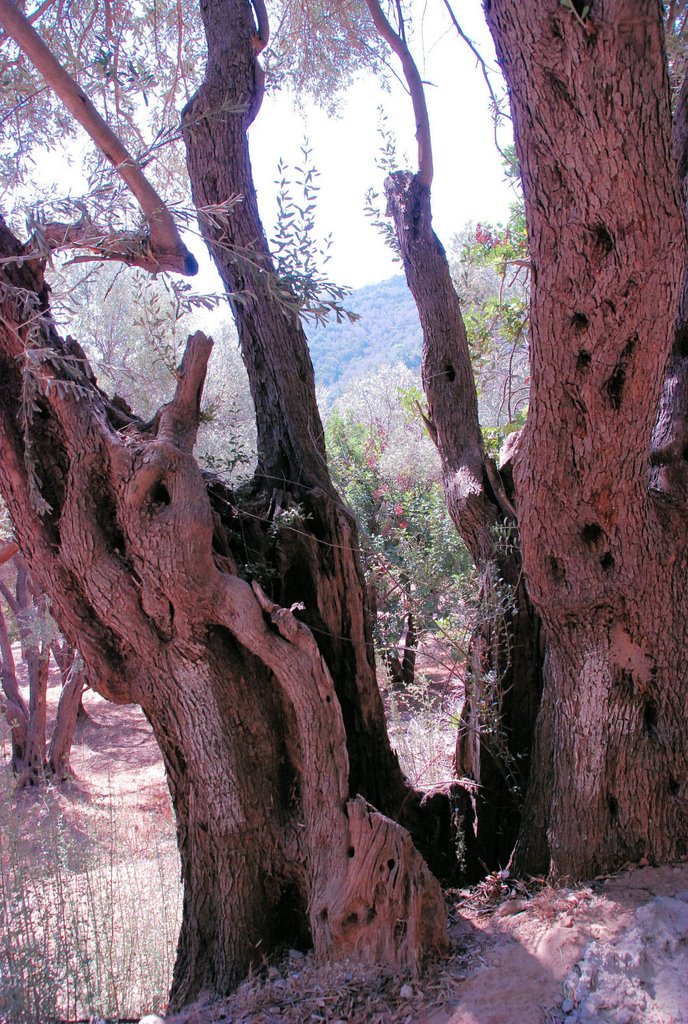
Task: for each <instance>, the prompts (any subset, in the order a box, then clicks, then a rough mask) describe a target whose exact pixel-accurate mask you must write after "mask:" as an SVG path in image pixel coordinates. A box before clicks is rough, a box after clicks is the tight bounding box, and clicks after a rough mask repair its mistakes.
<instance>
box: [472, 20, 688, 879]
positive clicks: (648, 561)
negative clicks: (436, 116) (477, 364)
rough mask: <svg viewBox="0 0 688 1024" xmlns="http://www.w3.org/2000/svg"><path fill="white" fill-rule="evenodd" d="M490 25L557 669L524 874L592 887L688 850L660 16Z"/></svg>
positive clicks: (677, 288) (674, 306) (530, 465)
mask: <svg viewBox="0 0 688 1024" xmlns="http://www.w3.org/2000/svg"><path fill="white" fill-rule="evenodd" d="M486 11H487V16H488V22H489V24H490V28H491V30H492V33H493V36H494V39H495V43H496V46H497V51H498V55H499V59H500V63H501V65H502V68H503V70H504V73H505V75H506V77H507V81H508V84H509V89H510V94H511V103H512V113H513V118H514V127H515V131H516V145H517V151H518V157H519V161H520V165H521V171H522V178H523V186H524V193H525V203H526V216H527V222H528V232H529V241H530V246H531V251H532V261H533V287H532V298H531V350H530V352H531V381H532V383H531V401H530V411H529V416H528V422H527V425H526V427H525V429H524V432H523V438H522V441H521V444H520V451H519V455H518V457H517V459H516V464H515V469H514V477H515V487H516V494H517V498H518V508H519V525H520V531H521V540H522V550H523V561H524V568H525V572H526V575H527V579H528V586H529V592H530V595H531V598H532V600H533V603H534V604H535V607H536V609H537V611H538V612H539V614H540V615H541V618H542V622H543V630H544V640H545V647H546V656H545V686H544V692H543V700H542V708H541V712H540V717H539V723H538V731H537V741H536V751H535V755H534V767H533V771H532V773H531V780H532V782H531V787H530V791H529V794H528V798H527V805H526V812H525V815H524V822H523V827H522V830H521V837H520V840H519V844H518V846H517V849H516V856H515V863H516V865H517V866H518V867H519V868H521V869H525V870H530V871H542V870H548V869H549V870H550V871H551V872H552V873H554V874H559V875H574V876H581V875H586V874H587V875H589V874H593V873H595V872H597V871H600V870H606V869H609V868H614V867H617V866H618V865H619V864H620V863H621V862H623V861H624V860H627V859H637V858H639V857H641V856H646V857H648V858H649V859H651V860H666V859H670V858H674V857H678V856H682V855H683V854H685V853H686V851H687V849H688V801H687V800H686V788H685V787H686V779H687V778H688V736H687V734H686V730H685V721H686V713H687V711H688V706H687V705H688V691H687V690H686V687H685V667H684V656H683V652H684V650H685V645H686V640H687V639H688V637H687V635H686V621H687V619H686V607H685V603H686V598H685V587H684V580H685V571H686V527H685V495H684V493H683V490H682V488H681V487H678V488H675V487H674V485H673V482H672V480H671V479H670V474H668V473H665V474H664V476H663V482H662V486H661V489H658V488H657V487H650V486H648V484H649V482H652V480H653V477H654V479H655V481H656V479H657V473H656V470H652V472H650V469H651V467H650V458H649V456H650V447H651V435H652V431H653V426H654V424H655V421H656V419H657V414H658V410H659V409H660V399H661V396H662V392H663V388H664V378H665V370H666V366H667V359H668V356H669V355H670V353H671V350H672V346H673V345H674V341H675V324H676V318H677V312H678V309H679V302H680V293H681V281H682V276H683V268H684V265H685V228H684V211H683V199H682V196H681V194H680V189H679V181H678V175H677V173H676V164H675V162H674V157H673V154H672V139H671V114H670V109H669V89H668V82H667V77H666V70H665V61H664V53H663V41H662V25H661V17H660V10H659V5H658V4H657V3H655V2H651V0H643V2H638V0H635V2H633V3H631V2H628V0H595V3H594V4H593V5H592V7H591V10H590V14H589V16H588V17H587V18H586V20H585V22H584V24H581V21H580V19H579V18H575V17H574V16H573V14H572V13H571V12H570V11H567V10H566V9H564V7H562V6H561V5H560V4H558V3H557V2H556V0H548V2H546V3H544V4H539V5H537V7H536V6H532V7H531V6H528V5H525V6H524V5H519V6H518V9H517V8H516V7H515V6H514V5H513V4H510V3H507V2H504V0H491V2H488V3H486ZM672 387H673V385H672V384H671V379H670V378H668V379H667V386H666V390H665V403H666V401H667V399H668V400H669V405H671V402H672V401H675V400H677V399H678V400H679V401H680V396H681V393H682V391H681V388H673V397H672V394H671V392H672ZM677 411H678V412H679V414H680V415H683V414H684V410H683V411H682V410H680V408H679V409H678V410H677ZM660 433H661V431H660ZM656 437H657V434H656ZM659 446H660V447H661V442H659Z"/></svg>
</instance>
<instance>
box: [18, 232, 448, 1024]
mask: <svg viewBox="0 0 688 1024" xmlns="http://www.w3.org/2000/svg"><path fill="white" fill-rule="evenodd" d="M0 243H1V244H0V249H1V250H2V253H3V256H6V257H7V256H10V257H11V256H12V255H13V254H15V255H17V256H19V257H20V258H21V256H22V252H21V249H20V247H19V246H18V244H17V243H16V240H14V239H13V238H12V236H11V235H10V234H9V232H7V231H6V230H5V229H2V230H0ZM20 263H21V265H19V264H18V263H12V262H11V261H10V262H7V261H6V260H5V261H3V265H2V275H3V277H2V289H1V290H0V296H1V297H2V311H1V312H2V318H1V320H0V324H1V325H2V326H1V328H0V416H1V417H2V422H1V429H0V487H1V488H2V491H3V494H4V496H5V500H6V502H7V505H8V508H9V509H10V512H11V515H12V517H13V520H14V522H15V524H16V528H17V537H18V540H19V543H20V546H21V548H22V551H24V552H25V553H26V557H27V559H28V560H29V561H30V564H31V566H32V572H33V573H34V576H35V578H36V580H37V583H38V584H39V585H40V586H42V587H44V588H45V590H46V591H47V592H49V593H50V596H51V601H52V607H53V609H54V612H55V615H56V616H57V618H58V621H60V623H61V625H62V627H63V629H64V631H65V633H66V635H68V636H70V637H74V636H77V635H78V636H79V644H80V649H81V651H82V654H83V657H84V661H85V663H86V667H87V670H88V673H89V679H90V680H91V681H92V684H93V685H94V687H96V688H97V689H98V691H99V692H101V693H102V694H103V695H104V696H105V697H107V698H109V699H111V700H115V701H118V702H132V701H133V702H136V703H138V704H140V705H141V707H142V708H143V710H144V712H145V714H146V715H147V717H148V718H149V720H150V722H151V724H152V727H153V730H154V733H155V736H156V738H157V740H158V743H159V745H160V748H161V750H162V753H163V758H164V761H165V765H166V770H167V775H168V780H169V785H170V791H171V794H172V799H173V803H174V807H175V812H176V819H177V831H178V841H179V849H180V854H181V862H182V876H183V881H184V911H183V921H182V927H181V933H180V939H179V949H178V958H177V963H176V967H175V972H174V981H173V990H172V997H171V1000H172V1005H173V1006H176V1007H179V1006H181V1005H183V1004H185V1003H187V1002H189V1001H190V1000H192V999H194V998H196V997H197V996H199V995H200V994H201V993H206V994H221V993H225V992H227V991H228V990H230V989H231V988H232V987H233V986H234V985H235V984H236V983H237V982H238V981H239V980H240V979H241V977H242V976H243V975H244V974H245V973H246V971H247V970H248V969H249V967H250V965H251V964H252V963H254V962H257V961H262V960H263V959H264V957H265V956H267V955H269V953H270V951H271V950H272V949H273V948H274V947H275V946H276V945H279V944H280V943H283V942H284V941H288V942H289V943H291V944H308V943H310V942H313V943H314V944H315V949H316V953H317V954H318V955H319V956H320V957H330V956H338V955H343V954H346V955H348V954H349V953H353V952H355V953H356V954H357V955H360V956H363V957H367V958H369V959H371V960H378V959H380V960H393V961H394V962H397V963H401V964H404V965H406V966H408V967H409V968H411V969H415V968H417V966H418V964H419V963H420V960H421V958H422V957H423V956H424V955H425V954H426V953H429V952H432V951H438V950H441V949H443V948H444V945H445V942H446V919H445V913H444V906H443V901H442V896H441V892H440V889H439V886H438V884H437V882H436V881H435V880H434V878H433V877H432V876H431V875H430V873H429V871H428V868H427V867H426V866H425V863H424V861H423V860H422V858H421V856H420V854H418V853H417V851H416V850H415V849H414V847H413V845H412V842H411V840H410V838H409V836H408V834H407V833H406V832H405V831H404V830H403V829H402V828H400V827H399V826H398V825H397V824H395V823H394V822H393V821H391V820H390V819H388V818H385V817H384V816H383V815H381V814H380V813H379V812H378V811H376V810H374V809H373V808H372V807H370V806H369V805H368V804H367V803H366V802H365V801H363V800H362V799H361V798H357V797H356V796H355V792H353V791H352V790H351V771H350V765H349V755H348V752H347V734H346V729H345V718H344V714H343V709H342V705H341V703H340V699H339V698H338V696H337V693H336V690H335V687H334V683H333V676H332V673H331V671H330V669H329V667H328V664H329V662H328V658H329V659H331V660H332V662H333V664H334V666H335V668H339V669H340V670H341V664H340V663H338V662H337V657H336V653H335V655H333V654H332V650H331V649H328V650H327V651H326V653H325V655H324V656H323V653H321V650H320V649H319V647H318V644H317V643H316V641H315V640H314V638H313V633H312V632H311V631H310V629H309V628H308V627H307V626H306V625H305V624H304V623H301V622H299V621H298V619H297V618H296V617H295V614H294V613H293V612H292V611H289V610H288V609H286V608H284V607H282V606H281V602H279V601H276V600H274V598H271V597H268V596H266V595H265V593H264V592H263V591H262V590H261V588H260V587H259V586H258V585H257V584H255V583H254V585H253V586H251V584H250V582H249V580H247V579H243V578H241V577H240V576H239V575H238V574H237V564H238V562H239V557H238V556H240V555H242V554H243V544H244V541H245V538H243V537H242V535H241V532H240V531H238V532H237V533H236V534H234V535H233V534H232V532H231V529H230V530H227V529H226V528H225V526H224V525H223V522H222V517H221V515H220V514H219V512H218V511H217V509H218V508H220V507H222V508H223V513H222V514H223V516H224V519H225V522H226V523H227V524H230V526H231V525H232V524H233V525H234V526H235V527H236V526H237V525H240V524H241V522H242V521H241V519H240V516H242V515H244V516H245V521H246V522H247V523H248V522H249V520H250V519H252V517H253V515H254V514H255V508H256V503H257V500H258V499H257V498H256V494H258V495H259V494H260V488H259V487H256V488H254V489H253V491H252V492H251V493H250V494H249V496H248V499H247V500H248V501H249V502H252V504H250V505H249V507H248V509H247V510H245V511H241V510H240V509H239V506H238V503H236V502H235V497H234V496H233V495H231V494H229V492H227V491H226V490H225V489H223V488H222V487H221V486H220V485H219V484H218V483H217V482H216V481H210V486H209V488H208V486H207V484H206V481H205V480H204V478H203V476H202V474H201V472H200V470H199V468H198V465H197V464H196V462H195V460H194V459H193V455H192V449H193V444H194V440H195V436H196V430H197V426H198V417H199V409H200V397H201V391H202V387H203V380H204V375H205V367H206V362H207V359H208V356H209V353H210V348H211V343H210V342H209V340H208V339H207V338H206V337H205V336H204V335H203V334H200V333H198V334H196V335H194V336H193V337H191V338H190V339H189V342H188V344H187V349H186V353H185V356H184V359H183V362H182V365H181V367H180V370H179V375H178V381H177V388H176V394H175V396H174V398H173V399H172V401H171V402H170V403H168V405H166V406H164V407H163V408H162V410H160V413H159V414H158V415H157V416H156V417H155V419H154V421H153V423H152V424H149V425H146V424H143V423H141V422H140V421H137V420H136V419H135V418H130V419H129V422H128V423H127V424H126V425H124V426H123V425H122V423H121V414H119V413H117V412H116V410H114V409H113V408H112V407H111V406H110V404H109V403H108V401H107V400H106V399H105V397H104V396H103V395H102V393H101V392H99V390H98V389H97V387H96V386H95V384H94V381H93V378H92V376H91V372H90V370H89V368H88V365H87V364H86V363H85V362H84V360H83V353H81V352H80V350H78V349H77V348H76V347H75V344H76V343H75V342H74V341H73V340H69V341H68V342H64V341H62V340H61V339H60V338H59V337H58V336H57V335H56V334H55V331H54V329H53V327H52V324H51V321H50V318H49V314H48V310H47V306H46V302H47V290H46V289H45V287H44V284H43V281H42V272H41V268H40V267H39V266H38V265H37V264H36V263H35V262H33V263H32V262H31V261H30V260H24V261H23V262H21V259H20ZM29 314H30V315H29ZM285 343H286V340H285ZM26 346H30V347H33V348H34V349H36V350H40V351H41V353H42V355H41V356H36V359H35V360H34V361H33V363H32V365H33V366H34V378H33V385H32V386H33V389H34V390H33V412H32V413H31V415H30V417H29V422H28V425H26V426H25V428H24V429H23V430H22V429H20V425H19V423H18V421H17V417H16V411H17V409H18V408H20V401H21V390H20V389H21V382H22V365H21V363H22V357H23V352H24V348H25V347H26ZM34 354H35V353H34ZM75 354H78V359H75V358H74V357H75ZM276 382H277V383H278V379H277V378H276ZM287 383H288V380H287ZM118 428H121V429H118ZM320 465H321V467H322V468H321V476H320V481H321V483H322V484H327V477H326V476H325V475H324V474H325V473H326V470H325V469H324V464H320ZM32 488H33V489H32ZM209 491H210V493H211V494H212V496H213V503H214V506H215V507H213V504H211V500H210V497H209ZM326 497H327V501H328V505H327V506H326V507H334V512H333V513H332V521H333V522H334V523H338V522H339V521H340V520H339V518H338V516H339V506H338V504H337V503H336V500H335V496H334V494H333V492H332V491H331V489H330V488H328V491H327V494H326ZM223 503H224V505H223ZM312 507H313V509H314V513H318V514H320V513H319V511H318V510H319V506H317V505H316V504H315V503H313V505H312ZM342 521H343V522H345V523H348V520H347V519H345V518H344V517H343V513H342ZM319 524H320V525H319V529H320V530H322V531H324V530H325V529H326V528H327V524H328V520H327V518H325V516H324V514H323V515H322V518H321V519H320V520H319ZM267 537H271V538H272V534H271V533H270V531H269V530H268V526H267V525H265V524H263V523H260V525H259V528H258V532H257V533H256V531H255V529H254V536H253V537H252V538H250V543H254V542H255V543H260V542H262V543H263V553H264V556H265V558H266V559H267V558H268V557H270V558H272V560H273V565H274V566H275V570H276V572H275V578H276V580H277V581H278V583H277V584H276V585H275V589H276V590H277V591H279V593H280V594H281V595H284V594H285V592H287V590H288V588H289V587H291V588H293V589H292V594H293V597H292V600H293V599H298V598H301V599H304V598H305V600H306V602H307V603H309V602H310V601H311V600H314V595H313V594H312V592H311V591H308V590H307V589H305V585H304V583H303V580H304V579H305V580H306V581H307V580H308V576H307V575H306V574H305V571H304V572H302V573H301V574H300V575H299V576H298V577H297V576H295V575H294V574H292V575H291V576H290V575H289V574H287V575H286V576H284V575H280V572H279V569H280V567H281V566H282V565H283V562H282V559H285V560H286V563H287V565H289V566H292V565H293V563H292V562H291V561H290V560H289V556H290V555H291V549H290V548H289V546H288V543H285V545H284V547H282V546H281V545H280V544H279V543H275V541H274V538H272V539H271V540H270V544H272V547H270V546H269V544H268V541H267V539H266V538H267ZM352 537H353V534H352ZM299 543H300V542H299ZM323 547H324V548H325V551H326V552H328V555H326V556H319V557H320V558H322V559H323V560H325V559H326V558H330V559H331V561H330V562H329V563H327V564H328V565H329V567H330V572H332V573H337V572H340V576H339V579H331V578H330V577H326V579H325V581H324V583H323V584H322V587H321V588H320V594H322V593H324V594H325V595H331V597H330V599H331V601H332V603H334V601H335V598H336V599H337V601H338V606H337V607H338V609H339V614H340V615H341V618H342V620H343V621H344V620H345V616H346V615H348V620H346V621H344V625H346V626H347V628H350V629H352V630H358V631H359V633H360V635H361V636H363V637H364V638H365V619H364V609H363V606H362V604H360V603H359V605H358V606H357V604H356V601H357V600H358V601H360V597H359V596H358V591H357V590H356V586H358V585H359V583H360V576H359V574H358V570H357V565H356V562H355V560H354V558H353V556H352V553H351V551H350V550H349V549H347V550H346V551H344V552H337V553H336V554H332V553H331V549H330V547H329V546H328V545H327V544H325V545H323V544H321V543H320V544H319V543H318V538H317V537H316V536H309V537H308V538H307V540H306V542H305V543H304V545H303V546H302V547H301V548H300V555H301V558H302V559H304V558H305V554H308V555H309V557H310V558H311V559H313V561H315V557H314V555H313V552H315V551H320V549H321V548H323ZM304 553H305V554H304ZM316 564H321V563H318V562H316ZM340 566H341V569H340ZM307 568H308V569H310V568H312V563H308V564H307ZM322 571H323V572H324V569H323V570H322ZM245 574H246V575H248V574H247V573H245ZM348 585H351V586H352V590H351V592H350V593H349V594H347V593H346V591H345V590H343V589H342V588H343V587H345V586H348ZM338 588H339V589H338ZM347 602H348V603H347ZM326 607H328V606H326ZM329 613H330V614H331V608H330V609H329ZM342 633H344V630H342ZM354 635H356V634H355V633H354ZM351 646H352V647H353V646H354V645H353V644H351ZM341 649H342V650H343V649H344V645H343V644H342V645H341ZM336 650H337V648H335V652H336ZM359 658H360V659H361V662H360V663H362V664H363V665H364V666H365V665H366V664H367V660H366V659H367V645H366V647H365V649H364V651H363V654H362V655H360V656H359ZM347 664H348V665H349V669H350V670H353V671H355V672H359V671H360V672H363V670H362V669H359V667H358V665H359V661H357V660H356V659H355V658H353V657H351V656H349V661H348V662H347ZM357 682H358V680H357V679H356V677H355V676H354V678H352V679H350V680H349V681H348V685H349V687H350V689H351V690H352V691H353V692H354V693H355V692H356V685H357ZM367 682H368V677H367V676H365V675H364V676H363V679H362V685H363V698H362V700H361V710H360V711H359V712H358V714H359V717H360V721H361V722H362V723H363V724H362V726H361V733H360V734H359V735H355V736H354V741H353V746H354V749H356V744H357V743H358V742H359V741H360V738H361V735H368V736H370V735H371V730H370V728H369V727H368V721H369V719H370V718H371V717H372V716H373V714H375V713H376V705H373V706H372V711H371V710H370V708H369V706H368V704H366V701H368V702H370V701H371V700H372V696H371V694H372V691H369V692H368V694H366V691H365V685H366V684H367ZM366 716H367V717H366ZM366 730H367V732H366ZM380 736H381V740H380V741H379V742H382V740H384V742H385V743H386V735H385V734H384V731H381V732H380ZM374 739H375V738H374V737H373V741H374ZM386 752H387V756H388V758H390V759H391V754H390V753H389V748H388V746H387V747H386ZM378 753H379V751H378V750H377V749H375V748H374V747H373V749H372V750H371V751H368V752H367V754H366V756H367V758H368V760H367V761H366V760H365V759H364V758H363V756H361V758H360V759H359V769H358V770H359V776H364V777H365V771H370V770H371V769H372V765H373V764H374V759H375V757H377V755H378ZM393 763H394V764H396V762H393ZM364 769H365V771H364ZM385 770H386V765H385V762H384V759H383V760H382V772H383V778H382V783H381V785H380V789H381V790H383V791H386V792H389V790H388V788H387V782H388V779H386V778H385V776H384V772H385ZM396 772H397V775H396V776H395V777H394V779H393V781H394V782H395V784H398V790H397V792H399V791H400V790H401V788H402V786H403V790H404V792H406V793H409V790H408V787H406V786H405V784H404V782H403V779H402V777H401V774H400V773H399V772H398V766H397V767H396ZM371 774H372V773H371ZM399 780H400V781H399ZM399 919H402V920H404V921H405V922H406V926H405V928H399V927H398V920H399Z"/></svg>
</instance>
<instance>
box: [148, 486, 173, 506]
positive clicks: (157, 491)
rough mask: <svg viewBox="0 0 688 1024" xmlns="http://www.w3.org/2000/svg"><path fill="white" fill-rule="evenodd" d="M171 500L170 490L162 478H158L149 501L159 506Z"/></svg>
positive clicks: (167, 503)
mask: <svg viewBox="0 0 688 1024" xmlns="http://www.w3.org/2000/svg"><path fill="white" fill-rule="evenodd" d="M171 500H172V499H171V498H170V492H169V491H168V490H167V488H166V487H165V485H164V483H163V482H162V480H159V481H158V483H157V484H156V485H155V487H154V488H153V490H152V491H151V503H152V504H153V505H154V506H157V507H158V508H161V507H162V506H163V505H169V504H170V501H171Z"/></svg>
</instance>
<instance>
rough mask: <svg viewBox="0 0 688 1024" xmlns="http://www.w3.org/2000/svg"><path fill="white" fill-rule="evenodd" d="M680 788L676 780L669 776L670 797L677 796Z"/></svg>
mask: <svg viewBox="0 0 688 1024" xmlns="http://www.w3.org/2000/svg"><path fill="white" fill-rule="evenodd" d="M680 788H681V787H680V785H679V783H678V780H677V779H675V778H674V776H673V775H670V776H669V792H670V793H671V795H672V796H678V791H679V789H680Z"/></svg>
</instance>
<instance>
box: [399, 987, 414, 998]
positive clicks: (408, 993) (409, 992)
mask: <svg viewBox="0 0 688 1024" xmlns="http://www.w3.org/2000/svg"><path fill="white" fill-rule="evenodd" d="M399 998H400V999H413V989H412V987H411V986H410V985H402V986H401V988H400V989H399Z"/></svg>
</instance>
